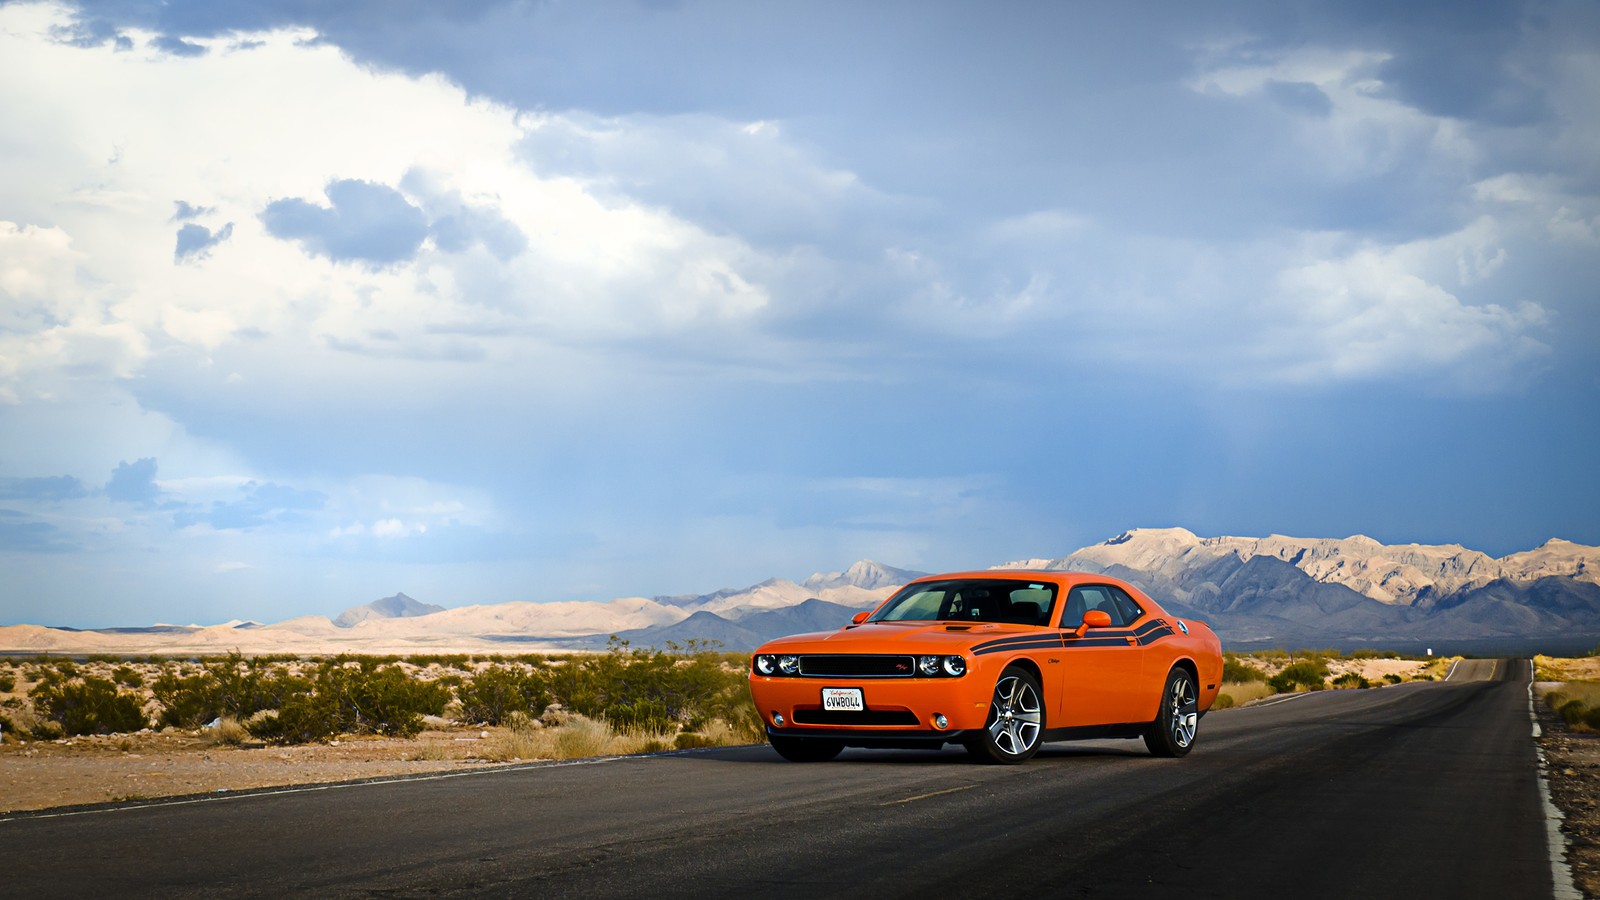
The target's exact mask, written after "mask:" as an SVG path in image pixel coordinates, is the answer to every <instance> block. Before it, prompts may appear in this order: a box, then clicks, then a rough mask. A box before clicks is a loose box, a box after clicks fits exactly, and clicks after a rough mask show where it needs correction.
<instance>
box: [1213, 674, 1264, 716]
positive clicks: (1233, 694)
mask: <svg viewBox="0 0 1600 900" xmlns="http://www.w3.org/2000/svg"><path fill="white" fill-rule="evenodd" d="M1218 693H1219V694H1223V695H1226V696H1228V697H1230V698H1232V699H1233V705H1234V706H1243V705H1244V704H1246V703H1249V702H1250V701H1252V700H1260V699H1261V698H1262V697H1270V696H1272V695H1273V693H1274V691H1273V690H1272V685H1270V684H1267V683H1266V682H1265V681H1243V682H1240V681H1224V682H1223V683H1222V688H1221V690H1220V691H1219V692H1218ZM1223 708H1224V709H1226V708H1227V707H1223Z"/></svg>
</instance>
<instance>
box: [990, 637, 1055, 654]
mask: <svg viewBox="0 0 1600 900" xmlns="http://www.w3.org/2000/svg"><path fill="white" fill-rule="evenodd" d="M1046 649H1047V650H1060V649H1061V639H1060V638H1032V639H1030V640H1027V641H1005V642H1004V643H1002V642H1000V641H995V642H994V643H993V644H984V645H982V646H980V647H974V648H973V650H972V655H973V656H984V655H987V654H990V653H1004V652H1006V651H1008V650H1046Z"/></svg>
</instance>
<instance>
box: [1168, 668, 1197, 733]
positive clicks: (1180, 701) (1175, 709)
mask: <svg viewBox="0 0 1600 900" xmlns="http://www.w3.org/2000/svg"><path fill="white" fill-rule="evenodd" d="M1170 684H1171V691H1170V692H1169V693H1168V694H1167V721H1168V722H1169V723H1170V724H1171V727H1172V743H1173V745H1174V746H1176V747H1178V748H1179V749H1181V750H1187V749H1188V748H1189V745H1190V744H1192V743H1194V733H1195V729H1196V728H1198V727H1199V725H1200V701H1199V698H1197V697H1196V696H1195V690H1194V682H1193V681H1191V680H1189V679H1188V678H1174V679H1172V681H1171V683H1170Z"/></svg>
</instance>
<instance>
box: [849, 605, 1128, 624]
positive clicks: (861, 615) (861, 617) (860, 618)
mask: <svg viewBox="0 0 1600 900" xmlns="http://www.w3.org/2000/svg"><path fill="white" fill-rule="evenodd" d="M870 615H872V610H870V609H865V610H862V611H861V612H858V613H856V614H855V615H853V616H851V617H850V624H851V625H860V624H861V623H862V622H865V621H866V620H867V616H870ZM1102 615H1104V613H1102ZM1107 624H1109V620H1107Z"/></svg>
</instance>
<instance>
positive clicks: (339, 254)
mask: <svg viewBox="0 0 1600 900" xmlns="http://www.w3.org/2000/svg"><path fill="white" fill-rule="evenodd" d="M327 196H328V204H329V205H328V206H318V205H316V204H314V203H311V202H309V201H306V200H301V199H299V198H290V199H287V200H277V201H274V202H272V203H270V204H268V205H267V208H266V209H265V210H263V211H262V213H261V222H262V224H264V225H266V227H267V231H268V232H270V233H271V234H272V235H273V236H274V237H277V238H282V239H283V240H290V241H295V242H296V243H298V244H300V246H301V247H303V248H304V249H305V250H306V252H308V253H311V254H313V255H315V256H325V257H327V258H329V259H331V260H333V261H335V262H362V263H367V264H369V265H375V266H382V265H387V264H389V263H396V262H401V261H403V260H407V259H410V258H411V257H413V256H414V255H416V252H417V249H418V248H419V247H421V246H422V241H423V240H424V239H425V238H426V237H427V236H428V220H427V217H426V216H425V215H424V214H423V212H422V210H420V209H418V208H416V207H415V206H412V205H411V203H410V202H409V201H407V200H406V198H405V196H404V195H402V194H401V193H400V192H399V191H397V190H395V189H394V188H392V187H389V186H387V185H382V184H373V183H372V182H370V181H360V180H356V179H345V180H341V181H333V182H330V183H329V184H328V187H327Z"/></svg>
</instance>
